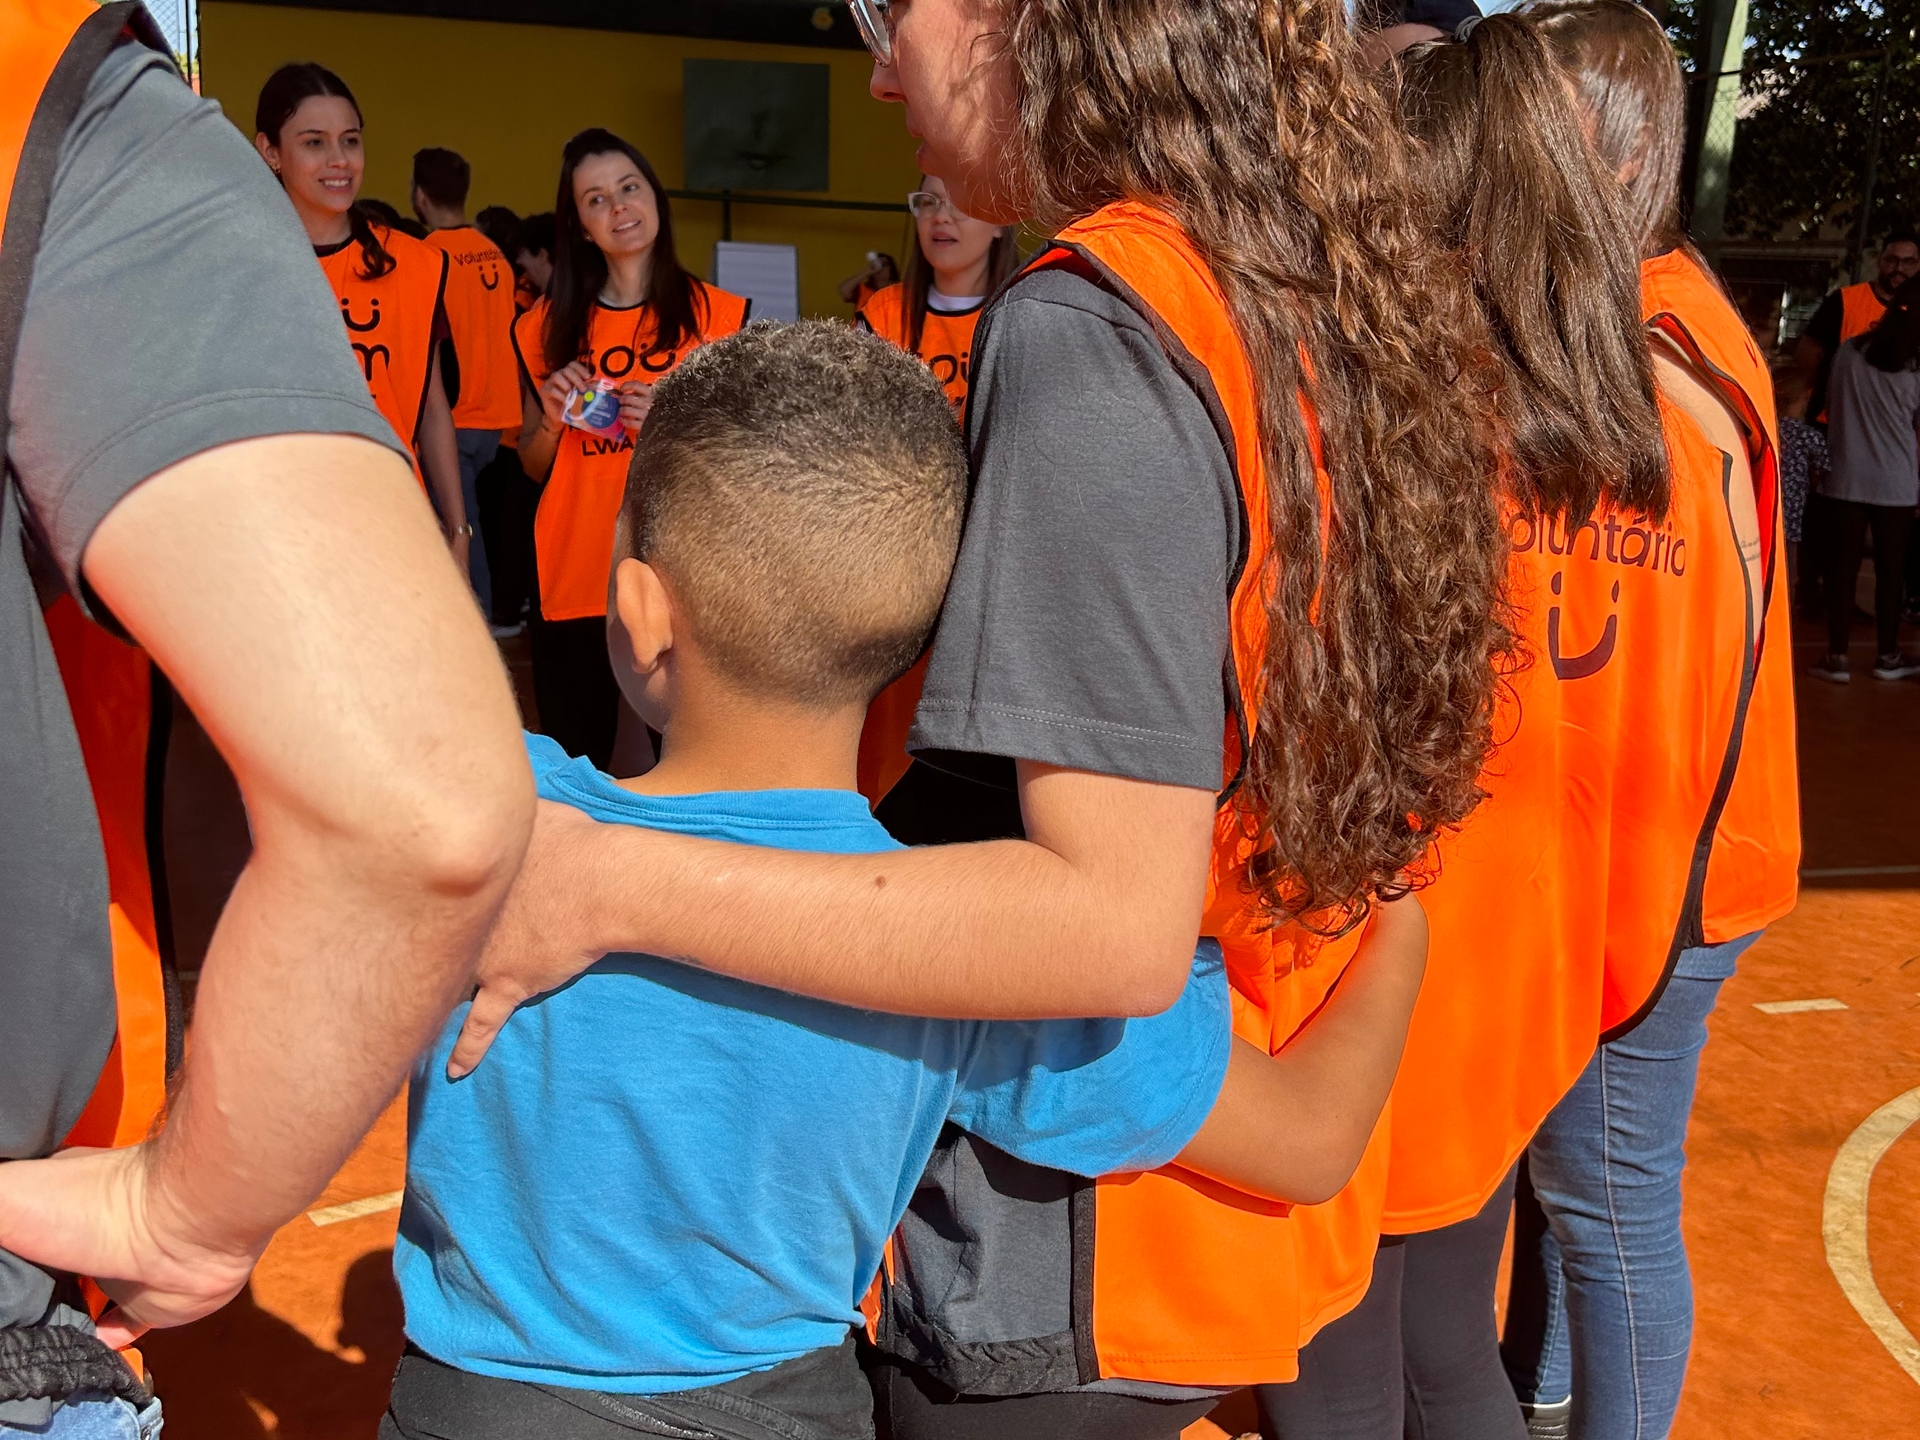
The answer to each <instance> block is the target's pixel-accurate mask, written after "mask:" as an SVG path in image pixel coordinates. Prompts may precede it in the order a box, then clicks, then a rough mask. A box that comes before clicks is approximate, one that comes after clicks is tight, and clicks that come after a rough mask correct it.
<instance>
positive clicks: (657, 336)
mask: <svg viewBox="0 0 1920 1440" xmlns="http://www.w3.org/2000/svg"><path fill="white" fill-rule="evenodd" d="M591 155H624V156H626V157H627V159H629V160H631V161H632V162H633V165H634V168H635V169H636V170H638V171H639V172H640V176H641V178H642V179H644V180H645V181H646V182H647V185H648V186H649V188H651V189H652V191H653V203H654V207H655V209H657V210H658V211H659V214H660V233H659V234H658V236H657V237H656V238H655V239H654V242H653V268H652V269H651V271H650V272H649V273H648V278H647V299H646V304H647V305H648V306H649V307H650V308H651V309H652V310H653V316H654V335H653V349H652V351H651V352H650V353H664V352H666V351H669V350H677V349H679V348H680V346H681V345H682V344H683V343H684V342H685V341H687V340H689V339H691V338H693V336H695V335H696V334H698V333H699V329H700V323H701V318H702V317H701V316H700V315H699V314H698V305H699V298H700V297H699V290H698V287H697V286H696V285H695V283H694V279H693V277H692V276H691V275H689V274H688V273H687V271H686V269H685V267H684V266H682V265H681V263H680V256H679V254H678V253H677V252H676V251H675V250H674V248H673V202H672V201H670V200H668V198H667V189H666V186H664V185H662V184H661V183H660V177H659V176H658V175H656V174H655V173H654V170H653V166H652V164H651V163H649V162H648V160H647V157H646V156H645V155H642V154H641V153H640V151H639V150H638V149H637V148H635V147H634V146H633V145H631V144H629V143H628V142H627V141H625V140H622V139H621V138H620V137H619V136H618V135H616V134H614V133H613V132H612V131H611V130H602V129H600V128H598V127H597V126H596V127H595V128H593V129H590V130H582V131H581V132H580V133H579V134H578V135H575V136H574V137H573V138H572V139H571V140H569V141H567V144H566V148H565V149H564V150H562V151H561V152H560V184H559V188H558V190H557V191H556V192H555V194H554V199H553V233H554V241H553V252H552V254H553V279H552V280H551V281H550V282H548V285H547V327H546V335H545V337H544V344H543V347H542V348H543V349H544V350H545V352H546V360H547V365H548V366H549V368H551V369H554V370H558V369H559V368H560V367H561V366H562V365H569V364H571V363H573V361H575V360H577V359H578V358H579V357H580V356H581V355H582V354H584V353H585V352H586V348H587V332H588V330H589V328H590V323H589V322H590V321H591V319H592V316H593V307H594V305H595V304H596V303H598V301H599V299H600V291H601V290H602V289H603V288H604V287H605V286H606V283H607V257H606V256H605V255H602V254H601V253H600V247H599V246H598V245H596V244H594V243H593V241H592V240H591V239H590V238H589V237H588V235H587V231H586V227H585V226H584V225H582V224H581V223H580V207H579V205H578V204H576V203H575V201H574V198H573V172H574V171H575V170H577V169H579V168H580V162H581V161H583V160H585V159H587V158H588V157H589V156H591Z"/></svg>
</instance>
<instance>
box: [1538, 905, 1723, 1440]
mask: <svg viewBox="0 0 1920 1440" xmlns="http://www.w3.org/2000/svg"><path fill="white" fill-rule="evenodd" d="M1759 938H1760V936H1759V934H1758V932H1756V933H1754V934H1752V935H1744V936H1742V937H1741V938H1740V939H1738V940H1731V941H1728V942H1727V943H1726V944H1724V945H1710V946H1705V947H1702V948H1700V949H1697V950H1687V951H1683V952H1682V953H1681V955H1680V960H1679V964H1678V965H1677V967H1676V968H1675V971H1674V975H1673V978H1672V979H1671V980H1670V981H1669V982H1668V984H1667V988H1666V991H1665V993H1664V994H1662V995H1661V997H1660V1000H1659V1003H1658V1004H1656V1005H1655V1006H1654V1007H1653V1010H1652V1012H1651V1013H1650V1014H1649V1015H1648V1016H1647V1018H1646V1019H1645V1020H1643V1021H1641V1023H1640V1024H1639V1025H1638V1026H1637V1027H1635V1028H1634V1029H1633V1030H1632V1031H1631V1032H1630V1033H1628V1034H1627V1035H1625V1036H1622V1037H1621V1038H1620V1039H1618V1040H1615V1041H1613V1042H1612V1043H1611V1044H1608V1045H1603V1046H1601V1047H1600V1048H1599V1049H1598V1050H1597V1051H1595V1052H1594V1056H1593V1059H1592V1060H1591V1061H1589V1062H1588V1064H1587V1068H1586V1072H1585V1073H1584V1074H1582V1075H1581V1077H1580V1079H1579V1080H1578V1082H1576V1083H1575V1085H1574V1087H1573V1089H1572V1090H1571V1091H1569V1092H1568V1093H1567V1095H1566V1097H1565V1098H1564V1099H1562V1100H1561V1102H1560V1103H1559V1104H1558V1105H1557V1106H1555V1107H1554V1110H1553V1113H1552V1114H1551V1115H1549V1116H1548V1117H1547V1119H1546V1123H1545V1124H1543V1125H1542V1126H1541V1127H1540V1132H1539V1134H1537V1135H1536V1136H1534V1139H1533V1144H1532V1145H1531V1146H1530V1147H1529V1148H1528V1150H1527V1158H1526V1170H1525V1172H1523V1173H1524V1174H1526V1175H1528V1176H1530V1178H1531V1181H1532V1191H1533V1195H1534V1196H1535V1197H1536V1198H1537V1201H1538V1209H1537V1210H1533V1211H1532V1214H1531V1217H1530V1216H1529V1213H1528V1212H1529V1210H1530V1208H1531V1207H1530V1206H1529V1205H1528V1203H1527V1197H1526V1194H1525V1191H1526V1189H1527V1187H1526V1185H1524V1184H1523V1185H1522V1186H1521V1191H1522V1194H1521V1196H1520V1200H1519V1204H1518V1209H1517V1212H1516V1219H1515V1240H1514V1263H1513V1268H1514V1275H1513V1291H1512V1295H1511V1297H1510V1300H1509V1304H1508V1312H1507V1314H1508V1318H1507V1334H1506V1339H1505V1341H1504V1343H1503V1344H1502V1347H1501V1350H1502V1355H1503V1358H1504V1359H1505V1361H1506V1366H1507V1373H1508V1376H1509V1377H1510V1378H1511V1379H1512V1381H1513V1387H1514V1390H1515V1392H1516V1393H1517V1394H1518V1395H1519V1397H1520V1399H1521V1400H1522V1401H1523V1402H1526V1403H1529V1404H1534V1403H1544V1404H1555V1403H1558V1402H1560V1401H1563V1400H1566V1399H1567V1398H1568V1397H1569V1396H1571V1397H1572V1400H1573V1416H1572V1434H1573V1437H1574V1440H1664V1437H1665V1436H1666V1434H1667V1432H1668V1431H1669V1430H1670V1429H1671V1428H1672V1426H1673V1417H1674V1413H1675V1411H1677V1410H1678V1409H1679V1406H1680V1386H1681V1382H1682V1381H1683V1380H1684V1379H1685V1378H1686V1372H1687V1355H1688V1351H1689V1350H1690V1348H1691V1346H1692V1342H1693V1279H1692V1276H1691V1275H1690V1274H1689V1273H1688V1270H1687V1249H1686V1245H1685V1243H1684V1242H1683V1241H1682V1239H1681V1235H1680V1172H1681V1171H1682V1170H1683V1169H1684V1168H1685V1166H1686V1154H1685V1150H1684V1145H1685V1142H1686V1138H1687V1118H1688V1116H1689V1115H1690V1114H1691V1113H1692V1110H1693V1091H1694V1083H1695V1081H1696V1080H1697V1078H1698V1076H1699V1073H1700V1051H1701V1049H1702V1048H1703V1047H1704V1046H1705V1045H1706V1043H1707V1016H1708V1015H1709V1014H1711V1013H1712V1011H1713V1006H1714V1002H1715V1001H1716V1000H1717V999H1718V998H1719V995H1720V986H1721V984H1722V983H1723V982H1724V981H1725V980H1726V979H1727V978H1728V977H1729V976H1731V975H1732V974H1733V967H1734V962H1735V961H1736V960H1737V959H1738V958H1739V957H1740V955H1741V953H1742V952H1743V951H1745V950H1746V949H1747V947H1748V946H1750V945H1752V944H1753V942H1754V941H1755V940H1757V939H1759ZM1530 1219H1531V1223H1529V1222H1530Z"/></svg>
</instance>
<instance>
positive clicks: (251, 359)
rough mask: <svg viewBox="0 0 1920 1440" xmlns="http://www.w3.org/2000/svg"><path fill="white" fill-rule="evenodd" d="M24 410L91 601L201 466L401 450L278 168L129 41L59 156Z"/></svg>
mask: <svg viewBox="0 0 1920 1440" xmlns="http://www.w3.org/2000/svg"><path fill="white" fill-rule="evenodd" d="M11 415H12V422H13V429H12V434H11V436H10V438H9V441H8V454H9V457H10V458H11V460H12V461H13V465H14V470H15V473H16V474H17V475H18V476H19V478H20V482H21V490H22V493H23V494H24V495H25V496H26V499H27V503H28V506H29V509H30V510H31V511H32V513H33V517H34V521H35V526H36V529H37V530H38V531H39V533H40V535H41V537H42V538H43V539H44V540H45V542H46V543H47V546H48V548H49V549H50V550H51V551H52V558H53V559H54V560H55V561H56V562H57V563H58V564H59V566H60V568H61V570H62V571H63V572H64V573H65V575H66V578H67V582H68V584H69V585H74V586H75V587H76V590H77V580H78V568H79V564H80V557H81V555H82V554H83V553H84V551H85V549H86V546H87V542H88V540H90V539H91V538H92V536H93V531H94V527H95V526H97V525H98V524H99V523H100V520H101V518H102V517H103V516H105V515H106V513H107V512H108V511H109V510H111V509H112V508H113V507H114V505H115V504H117V503H118V502H119V501H120V499H121V498H122V497H123V496H124V495H126V493H127V492H128V491H130V490H132V489H133V488H134V487H135V486H137V485H139V484H140V483H141V482H142V481H143V480H145V479H147V478H148V477H149V476H151V475H154V474H155V473H157V472H159V471H161V470H164V469H166V468H167V466H169V465H172V464H174V463H175V462H177V461H180V460H184V459H186V458H187V457H188V456H191V455H197V454H199V453H200V452H202V451H204V450H210V449H213V448H214V447H215V446H219V445H225V444H229V443H231V442H233V441H236V440H246V439H252V438H256V437H258V436H263V435H276V434H290V433H298V432H312V433H333V434H350V435H364V436H366V437H368V438H370V439H374V440H378V441H380V442H381V443H383V444H386V445H390V446H392V447H393V448H394V449H396V450H399V449H401V448H402V447H401V445H400V442H399V440H398V438H397V437H396V436H395V435H394V433H393V431H392V429H391V427H389V426H388V425H387V423H386V421H385V420H383V419H382V418H381V416H380V412H379V411H378V410H376V409H375V408H374V405H373V400H372V397H371V396H370V395H369V394H368V391H367V386H366V381H365V380H364V379H363V378H362V376H361V374H360V370H359V367H358V366H357V365H356V364H355V363H354V358H353V352H352V350H351V348H350V347H349V346H348V344H347V339H346V332H345V330H344V329H343V328H342V326H341V323H340V314H339V308H338V306H337V305H336V304H335V302H334V298H333V293H332V291H331V289H330V288H329V287H328V285H327V282H326V277H325V276H324V275H322V274H321V272H320V267H319V266H318V265H316V264H315V263H314V258H313V249H312V247H311V245H309V244H308V241H307V237H306V233H305V232H304V231H303V230H302V229H301V227H300V224H299V221H298V220H297V219H295V217H294V213H293V207H292V206H291V205H289V204H288V203H287V198H286V196H285V195H284V194H282V193H281V191H280V187H279V186H278V185H277V184H276V183H275V182H274V180H273V177H272V175H271V173H270V172H269V171H268V170H267V167H266V166H265V165H263V164H261V163H260V157H259V156H258V155H256V154H255V153H254V151H253V149H252V147H251V146H249V145H248V144H247V142H246V140H245V139H244V138H243V137H242V136H241V135H240V134H239V132H237V131H236V130H235V129H234V128H233V126H232V125H230V124H228V123H227V121H226V118H225V117H224V116H223V115H222V114H221V112H220V107H219V106H218V105H216V104H215V103H213V102H212V101H210V100H203V99H201V98H200V97H199V96H198V95H195V94H194V93H193V91H191V90H190V89H188V88H187V87H186V86H185V85H184V84H182V83H181V81H180V79H179V77H178V75H176V74H175V73H174V72H173V71H172V70H171V68H170V67H169V66H168V65H167V63H166V61H165V60H163V59H162V58H161V57H159V56H157V55H155V54H153V53H152V52H151V51H149V50H147V49H146V48H145V47H143V46H139V45H132V44H128V45H122V46H121V47H120V48H119V49H117V50H115V51H114V52H113V53H112V54H110V55H109V56H108V57H107V58H106V60H105V61H103V62H102V64H101V66H100V68H99V70H98V71H97V72H96V73H95V75H94V78H93V81H92V83H91V84H90V85H89V86H88V89H87V95H86V99H85V101H84V103H83V105H82V107H81V110H80V113H79V115H78V116H77V117H76V118H75V120H74V123H73V125H72V127H71V128H70V129H69V130H68V132H67V136H66V139H65V141H64V142H63V144H62V146H61V150H60V160H59V167H58V169H57V170H56V172H55V176H54V186H53V195H52V202H51V204H50V206H49V208H48V213H47V220H46V226H45V229H44V231H43V233H42V239H41V242H40V251H39V255H38V257H37V258H36V260H35V262H34V269H33V279H32V283H31V286H30V288H29V290H28V296H27V310H26V318H25V321H24V323H23V324H22V327H21V332H20V349H19V355H18V359H17V361H16V364H15V371H14V383H13V394H12V397H11ZM402 453H404V451H403V452H402Z"/></svg>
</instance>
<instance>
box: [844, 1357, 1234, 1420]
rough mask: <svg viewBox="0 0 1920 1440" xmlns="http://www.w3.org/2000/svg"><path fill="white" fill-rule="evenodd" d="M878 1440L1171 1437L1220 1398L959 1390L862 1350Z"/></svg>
mask: <svg viewBox="0 0 1920 1440" xmlns="http://www.w3.org/2000/svg"><path fill="white" fill-rule="evenodd" d="M864 1362H865V1364H866V1366H867V1379H868V1380H869V1381H871V1382H872V1384H873V1402H874V1405H873V1417H874V1428H875V1430H876V1432H877V1433H878V1435H879V1437H880V1440H1178V1436H1179V1434H1180V1432H1181V1431H1182V1430H1184V1429H1186V1428H1187V1426H1189V1425H1191V1424H1193V1422H1194V1421H1196V1420H1199V1419H1203V1418H1204V1417H1205V1416H1206V1414H1207V1412H1208V1411H1209V1410H1211V1409H1213V1407H1214V1406H1215V1405H1217V1404H1218V1403H1219V1400H1218V1398H1217V1397H1209V1398H1207V1399H1203V1400H1149V1399H1145V1398H1143V1397H1141V1396H1137V1395H1108V1394H1103V1393H1100V1392H1095V1391H1086V1390H1073V1391H1068V1392H1066V1393H1064V1394H1059V1395H958V1394H955V1393H954V1392H953V1391H951V1390H949V1389H948V1388H947V1387H946V1386H944V1385H942V1384H941V1383H940V1382H939V1381H938V1380H934V1379H931V1378H930V1377H928V1376H927V1375H926V1374H925V1373H923V1372H922V1371H921V1370H920V1369H919V1368H918V1367H916V1366H913V1365H908V1364H906V1363H904V1362H902V1361H898V1360H893V1359H889V1358H887V1357H884V1356H879V1355H876V1354H875V1353H874V1352H872V1351H868V1352H866V1355H865V1356H864Z"/></svg>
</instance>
